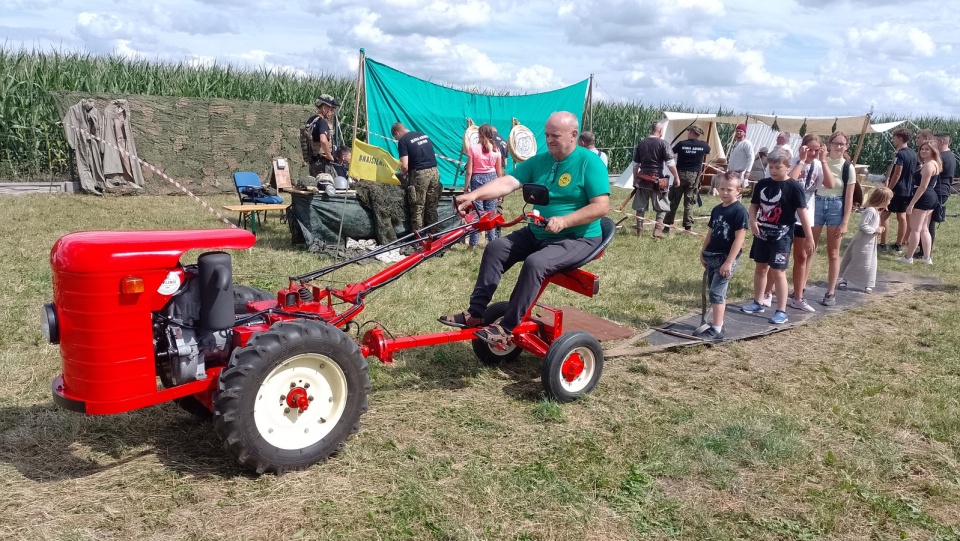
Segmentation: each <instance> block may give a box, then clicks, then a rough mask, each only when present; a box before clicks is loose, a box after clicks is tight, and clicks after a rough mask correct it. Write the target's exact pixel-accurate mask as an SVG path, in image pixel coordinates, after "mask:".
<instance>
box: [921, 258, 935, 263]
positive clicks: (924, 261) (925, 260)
mask: <svg viewBox="0 0 960 541" xmlns="http://www.w3.org/2000/svg"><path fill="white" fill-rule="evenodd" d="M923 264H924V265H933V258H930V257H927V258H924V260H923Z"/></svg>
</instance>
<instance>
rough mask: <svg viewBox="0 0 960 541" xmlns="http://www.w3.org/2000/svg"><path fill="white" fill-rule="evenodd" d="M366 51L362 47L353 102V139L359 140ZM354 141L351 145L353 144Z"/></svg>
mask: <svg viewBox="0 0 960 541" xmlns="http://www.w3.org/2000/svg"><path fill="white" fill-rule="evenodd" d="M364 57H365V53H364V52H363V49H360V64H359V65H358V66H357V99H356V100H355V101H354V102H353V141H356V140H357V130H358V129H359V126H360V94H361V93H362V92H363V61H364ZM353 141H351V142H350V146H353Z"/></svg>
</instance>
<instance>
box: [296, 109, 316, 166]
mask: <svg viewBox="0 0 960 541" xmlns="http://www.w3.org/2000/svg"><path fill="white" fill-rule="evenodd" d="M319 121H320V115H316V116H313V117H311V118H310V119H309V121H308V122H306V123H305V124H304V125H303V126H301V127H300V151H301V152H302V153H303V161H304V162H306V163H312V162H313V158H314V157H316V155H317V152H316V146H315V143H314V142H313V128H314V127H315V126H316V125H317V122H319Z"/></svg>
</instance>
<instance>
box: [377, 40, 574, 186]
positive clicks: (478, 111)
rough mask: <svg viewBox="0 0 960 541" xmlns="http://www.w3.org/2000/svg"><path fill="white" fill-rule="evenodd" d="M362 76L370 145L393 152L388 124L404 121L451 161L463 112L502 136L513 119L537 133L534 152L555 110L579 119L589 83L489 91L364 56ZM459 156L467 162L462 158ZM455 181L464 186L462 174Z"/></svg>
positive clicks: (442, 163) (444, 174)
mask: <svg viewBox="0 0 960 541" xmlns="http://www.w3.org/2000/svg"><path fill="white" fill-rule="evenodd" d="M364 78H365V93H366V99H367V117H368V123H369V124H368V129H369V131H370V143H371V144H374V145H376V146H378V147H380V148H383V149H386V150H387V151H389V152H390V153H391V154H393V155H394V156H397V145H396V143H394V142H393V138H392V137H390V127H391V126H393V123H394V122H403V124H404V125H406V126H407V128H409V129H410V130H412V131H418V132H423V133H425V134H427V135H428V136H430V140H431V141H433V148H434V151H435V152H436V153H437V154H438V155H439V156H446V157H449V158H451V159H452V160H454V161H456V160H458V159H460V150H461V148H462V146H463V132H464V131H465V130H466V128H467V118H468V117H469V118H471V119H473V121H474V122H475V123H476V124H477V125H478V126H479V125H480V124H484V123H487V124H491V125H493V127H495V128H496V129H497V131H498V132H500V135H501V137H503V138H504V139H506V138H507V136H508V135H509V134H510V129H511V128H512V127H513V119H514V118H516V119H517V120H519V121H520V123H521V124H523V125H524V126H526V127H527V128H529V129H530V131H532V132H533V133H534V135H536V137H537V152H546V149H547V146H546V140H545V139H544V137H543V125H544V123H545V122H546V120H547V117H549V116H550V113H553V112H554V111H569V112H571V113H573V114H574V115H576V116H577V118H581V117H582V116H583V105H584V99H585V98H586V94H587V84H588V83H589V80H587V79H585V80H583V81H581V82H579V83H577V84H575V85H572V86H568V87H566V88H561V89H559V90H554V91H551V92H543V93H540V94H528V95H526V96H489V95H485V94H473V93H471V92H464V91H462V90H454V89H451V88H446V87H443V86H440V85H437V84H434V83H431V82H429V81H424V80H422V79H417V78H416V77H413V76H411V75H407V74H406V73H403V72H400V71H397V70H395V69H393V68H391V67H389V66H386V65H384V64H380V63H378V62H375V61H373V60H370V59H369V58H366V59H365V61H364ZM385 137H386V138H385ZM439 156H438V158H437V165H438V167H439V168H440V182H442V183H443V185H444V186H453V183H454V179H455V178H457V166H456V164H455V163H452V162H451V161H449V160H445V159H443V158H440V157H439ZM463 161H464V163H466V158H465V157H464V158H463ZM457 185H458V186H461V187H462V186H463V175H462V174H461V175H460V177H459V179H457Z"/></svg>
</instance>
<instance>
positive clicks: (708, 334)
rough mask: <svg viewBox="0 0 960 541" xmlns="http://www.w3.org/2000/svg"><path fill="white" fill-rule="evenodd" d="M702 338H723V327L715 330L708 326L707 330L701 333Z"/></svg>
mask: <svg viewBox="0 0 960 541" xmlns="http://www.w3.org/2000/svg"><path fill="white" fill-rule="evenodd" d="M700 338H703V339H704V340H723V327H720V330H719V331H716V330H714V328H713V327H707V330H705V331H703V332H702V333H700Z"/></svg>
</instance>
